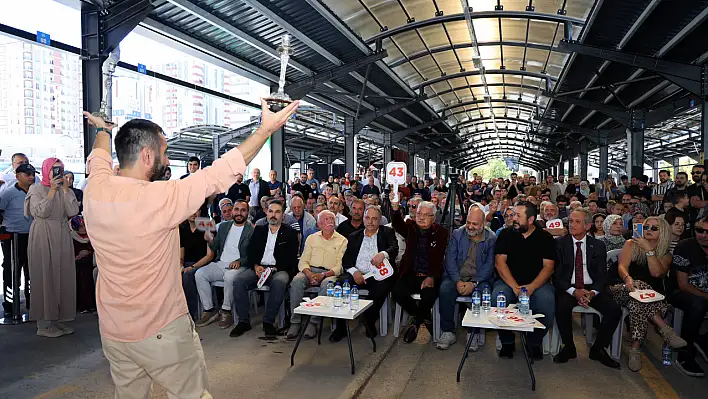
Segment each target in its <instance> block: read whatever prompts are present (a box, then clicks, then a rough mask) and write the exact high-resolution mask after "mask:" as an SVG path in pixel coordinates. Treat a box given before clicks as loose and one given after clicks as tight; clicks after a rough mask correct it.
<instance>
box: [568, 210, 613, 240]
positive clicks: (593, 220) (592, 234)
mask: <svg viewBox="0 0 708 399" xmlns="http://www.w3.org/2000/svg"><path fill="white" fill-rule="evenodd" d="M576 210H577V209H576ZM599 217H601V218H603V219H607V215H605V214H604V213H596V214H594V215H592V222H591V223H590V230H589V231H588V233H589V234H590V235H591V236H593V237H595V234H596V233H597V227H595V220H596V219H597V218H599ZM606 234H609V232H606Z"/></svg>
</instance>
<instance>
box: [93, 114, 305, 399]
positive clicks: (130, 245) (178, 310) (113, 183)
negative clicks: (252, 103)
mask: <svg viewBox="0 0 708 399" xmlns="http://www.w3.org/2000/svg"><path fill="white" fill-rule="evenodd" d="M298 105H299V102H298V101H294V102H293V103H292V104H290V105H288V106H287V107H285V108H284V109H283V110H281V111H279V112H278V113H273V112H271V111H270V109H269V108H268V104H267V103H266V102H265V101H261V106H262V109H261V125H260V126H259V127H258V128H257V129H256V130H255V131H254V132H253V133H252V134H251V135H249V136H248V138H246V140H245V141H244V142H243V143H241V144H240V145H239V146H238V147H236V148H233V149H231V150H230V151H228V152H226V154H224V155H222V156H221V158H220V159H217V160H215V161H214V163H213V164H212V165H211V166H210V167H208V168H204V169H202V170H198V171H196V172H195V173H193V174H190V175H189V176H188V177H186V178H184V179H181V180H170V181H164V180H161V181H155V180H156V179H159V178H160V177H161V176H163V175H164V170H165V168H166V167H167V165H168V162H169V161H168V158H167V153H166V151H167V141H166V140H165V137H164V132H163V130H162V129H161V128H160V127H159V126H158V125H157V124H155V123H153V122H151V121H148V120H144V119H133V120H130V121H128V122H126V123H125V124H124V125H123V126H122V127H121V128H120V129H119V130H118V132H117V133H116V136H115V151H116V155H117V157H118V161H119V162H120V175H121V176H120V177H117V176H114V175H113V167H112V159H111V141H112V140H111V133H110V131H111V128H112V126H111V125H110V124H108V123H107V122H106V121H104V120H103V119H102V118H100V117H97V116H94V115H92V114H90V113H88V112H85V113H84V116H85V117H86V118H88V122H89V124H90V125H91V126H95V127H96V137H95V142H94V148H93V151H92V152H91V155H89V157H88V160H87V164H86V170H87V172H88V175H89V177H88V184H87V186H86V190H85V195H84V215H85V217H86V229H87V231H88V234H89V236H90V237H91V244H92V245H93V247H94V249H95V250H96V262H97V264H98V268H99V270H100V273H98V281H97V284H96V302H97V305H98V315H99V318H98V320H99V327H100V330H101V342H102V345H103V352H104V354H105V356H106V358H107V359H108V361H109V363H110V365H111V375H112V377H113V383H114V385H115V396H116V397H119V398H121V397H133V396H136V397H146V396H148V395H149V392H150V389H151V386H152V382H153V381H154V382H156V383H158V384H159V385H161V386H163V387H165V389H167V391H168V394H169V395H171V396H173V397H179V398H199V397H210V396H211V395H210V393H209V380H208V376H207V371H206V363H205V362H204V352H203V350H202V347H201V343H200V339H199V335H198V334H197V333H196V331H195V329H194V325H193V322H192V321H191V319H190V317H189V314H188V311H187V303H186V301H185V298H184V294H183V293H182V289H181V287H180V273H179V269H178V267H177V265H178V264H179V235H178V231H177V229H176V227H177V225H179V223H181V222H182V221H183V220H185V219H187V217H188V216H189V215H191V214H194V212H196V211H197V210H198V209H199V207H200V206H201V205H202V204H203V203H204V199H205V198H207V197H209V196H211V195H213V194H217V193H223V192H224V191H226V190H227V189H228V188H229V187H230V186H231V185H232V184H234V183H235V182H236V174H237V173H244V172H245V170H246V164H248V163H249V162H251V161H252V160H253V158H255V156H256V154H257V153H258V151H260V149H261V147H263V144H265V142H266V141H267V140H268V138H270V136H271V135H273V133H275V132H276V131H277V130H278V129H280V128H281V127H283V126H284V125H285V122H286V121H287V120H288V119H290V117H291V116H292V115H293V114H294V113H295V111H296V110H297V107H298ZM136 232H139V234H136ZM167 354H169V356H166V355H167Z"/></svg>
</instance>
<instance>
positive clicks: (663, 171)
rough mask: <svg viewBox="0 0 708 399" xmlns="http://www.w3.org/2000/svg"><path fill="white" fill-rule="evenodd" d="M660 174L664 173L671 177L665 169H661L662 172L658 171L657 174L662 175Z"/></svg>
mask: <svg viewBox="0 0 708 399" xmlns="http://www.w3.org/2000/svg"><path fill="white" fill-rule="evenodd" d="M662 173H666V174H667V175H669V177H671V172H669V171H668V170H666V169H662V170H660V171H659V174H662Z"/></svg>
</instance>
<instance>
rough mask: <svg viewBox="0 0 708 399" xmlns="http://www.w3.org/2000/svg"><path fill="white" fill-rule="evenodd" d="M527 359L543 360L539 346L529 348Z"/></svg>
mask: <svg viewBox="0 0 708 399" xmlns="http://www.w3.org/2000/svg"><path fill="white" fill-rule="evenodd" d="M528 351H529V357H530V358H531V359H533V360H536V361H539V362H540V361H541V360H543V351H542V350H541V347H540V346H534V347H529V348H528Z"/></svg>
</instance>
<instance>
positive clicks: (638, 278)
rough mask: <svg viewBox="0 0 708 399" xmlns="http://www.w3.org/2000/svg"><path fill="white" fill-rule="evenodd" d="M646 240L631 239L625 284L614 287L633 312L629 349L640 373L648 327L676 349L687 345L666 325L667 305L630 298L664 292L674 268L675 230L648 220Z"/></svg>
mask: <svg viewBox="0 0 708 399" xmlns="http://www.w3.org/2000/svg"><path fill="white" fill-rule="evenodd" d="M643 227H644V228H643V230H644V235H643V237H636V236H634V237H633V238H631V239H629V240H627V242H626V243H625V244H624V247H623V248H622V253H621V254H620V257H619V265H618V274H619V277H620V279H622V281H623V284H616V285H613V286H611V287H610V292H611V293H612V296H613V298H614V299H615V301H616V302H617V303H618V304H619V305H620V306H623V307H626V308H628V309H629V329H630V331H631V334H632V347H631V348H630V349H629V362H628V366H629V369H630V370H632V371H639V369H641V367H642V360H641V349H640V346H641V343H642V341H643V340H644V339H645V338H646V335H647V327H648V324H649V322H652V323H653V324H654V325H655V326H656V327H658V328H659V333H660V334H661V336H662V337H663V338H664V341H665V342H666V343H667V344H668V345H669V347H671V348H672V349H677V348H682V347H684V346H686V341H684V340H683V339H682V338H681V337H679V336H678V335H676V333H675V332H674V330H673V329H671V327H670V326H669V325H667V324H666V323H665V322H664V319H663V314H664V312H665V311H666V302H665V301H663V300H662V301H657V302H639V301H637V300H635V299H633V298H632V297H630V296H629V293H630V292H632V291H634V290H645V289H653V290H655V291H659V292H661V291H663V284H662V278H663V277H664V276H666V273H667V272H668V271H669V267H670V266H671V254H670V253H669V245H670V243H671V228H670V227H669V224H668V223H667V222H666V221H665V220H663V219H659V218H657V217H650V218H647V219H646V220H644V225H643Z"/></svg>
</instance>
